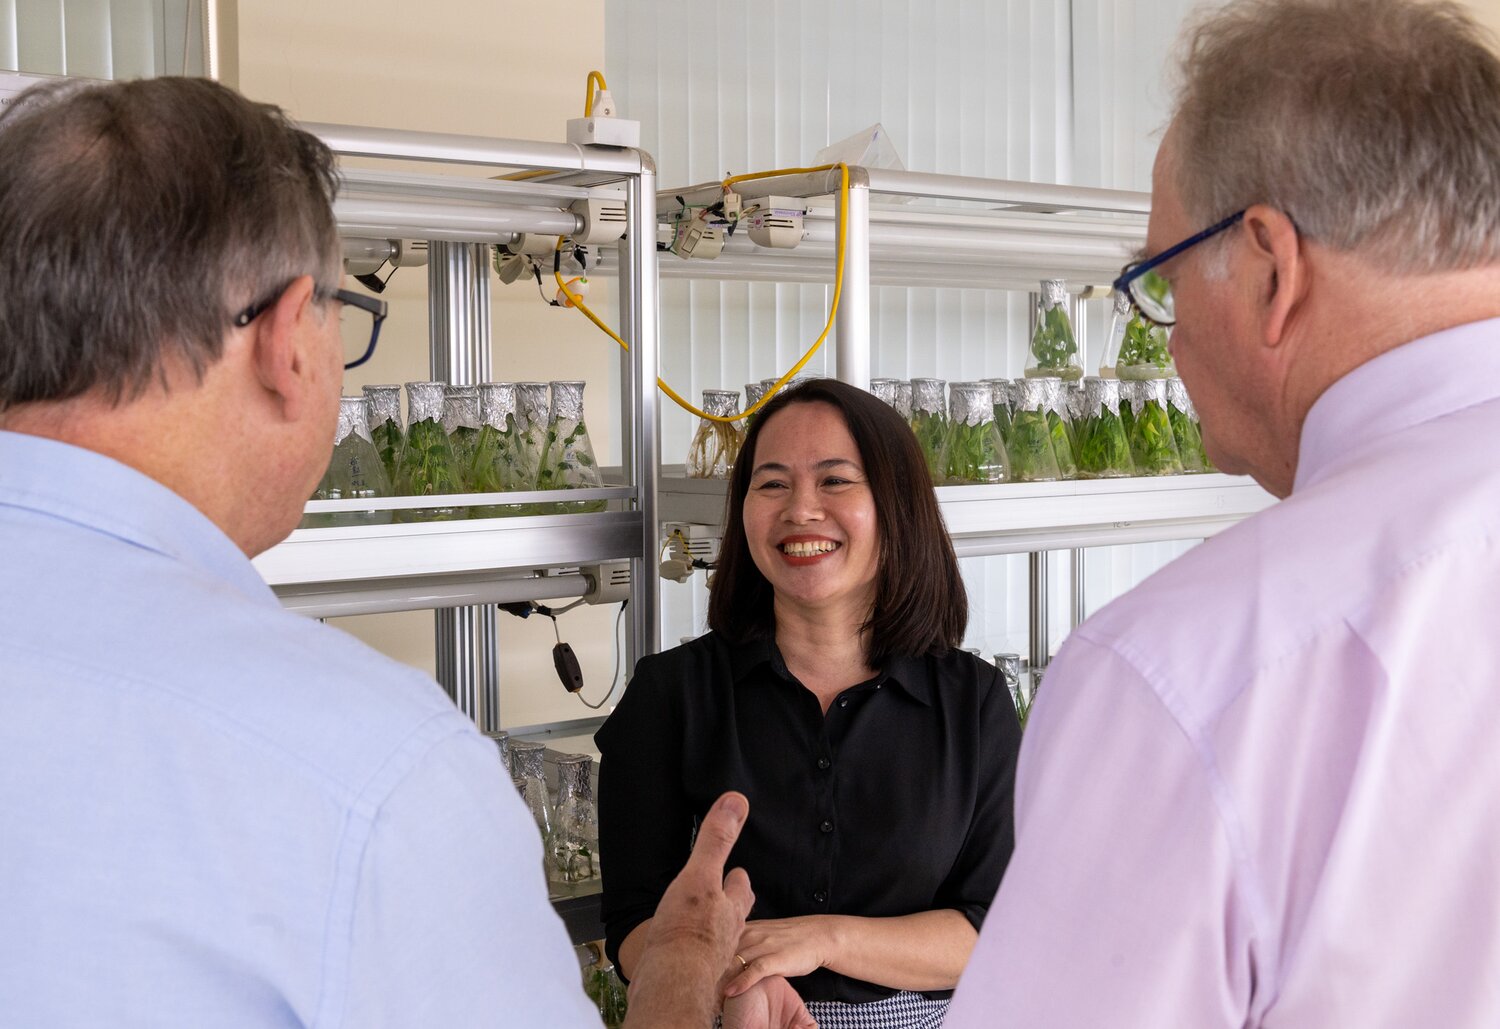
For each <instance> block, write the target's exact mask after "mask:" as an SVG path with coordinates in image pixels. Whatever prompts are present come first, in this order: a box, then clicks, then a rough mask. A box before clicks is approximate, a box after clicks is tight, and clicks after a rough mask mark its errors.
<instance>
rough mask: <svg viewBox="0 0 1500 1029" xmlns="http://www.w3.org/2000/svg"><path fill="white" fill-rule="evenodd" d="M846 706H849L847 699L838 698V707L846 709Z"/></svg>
mask: <svg viewBox="0 0 1500 1029" xmlns="http://www.w3.org/2000/svg"><path fill="white" fill-rule="evenodd" d="M848 706H849V698H848V697H840V698H839V707H848Z"/></svg>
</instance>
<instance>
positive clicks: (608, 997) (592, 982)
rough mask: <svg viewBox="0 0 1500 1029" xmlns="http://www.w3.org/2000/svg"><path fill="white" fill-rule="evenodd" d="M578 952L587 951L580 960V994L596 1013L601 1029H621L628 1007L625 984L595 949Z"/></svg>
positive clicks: (606, 959)
mask: <svg viewBox="0 0 1500 1029" xmlns="http://www.w3.org/2000/svg"><path fill="white" fill-rule="evenodd" d="M579 949H580V950H586V951H588V953H587V954H586V955H583V956H581V957H580V958H579V965H580V966H581V967H582V969H583V992H584V993H585V994H586V995H587V996H588V998H589V1000H591V1001H593V1002H594V1006H595V1007H597V1008H598V1009H599V1017H600V1019H601V1020H602V1021H603V1022H604V1029H620V1027H621V1026H623V1025H624V1024H625V1011H626V1008H627V1006H628V1004H627V997H626V989H625V983H624V981H623V980H621V978H620V977H619V975H618V974H617V973H616V972H615V966H614V965H612V964H611V963H610V962H609V959H608V958H606V957H604V955H603V954H601V953H600V952H599V951H598V950H596V949H595V946H594V945H592V944H590V945H586V946H585V947H581V948H579Z"/></svg>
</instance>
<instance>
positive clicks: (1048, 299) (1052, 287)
mask: <svg viewBox="0 0 1500 1029" xmlns="http://www.w3.org/2000/svg"><path fill="white" fill-rule="evenodd" d="M1041 293H1042V310H1043V311H1050V310H1052V309H1053V308H1054V307H1057V306H1058V305H1059V304H1065V303H1067V301H1068V282H1067V280H1066V279H1043V280H1042V290H1041Z"/></svg>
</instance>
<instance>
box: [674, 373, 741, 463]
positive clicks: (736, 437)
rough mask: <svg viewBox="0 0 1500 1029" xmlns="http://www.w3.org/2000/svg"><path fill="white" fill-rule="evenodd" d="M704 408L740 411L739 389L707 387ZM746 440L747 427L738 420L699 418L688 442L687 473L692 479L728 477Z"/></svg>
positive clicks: (719, 411)
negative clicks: (716, 420)
mask: <svg viewBox="0 0 1500 1029" xmlns="http://www.w3.org/2000/svg"><path fill="white" fill-rule="evenodd" d="M703 410H704V411H706V412H708V413H709V414H712V415H719V416H720V417H723V416H725V415H732V414H739V411H740V391H739V390H737V389H706V390H704V391H703ZM744 441H745V435H744V430H742V429H741V428H740V426H739V424H738V423H737V422H715V421H710V420H709V419H707V418H700V419H698V431H697V432H695V433H693V442H692V443H690V444H689V445H688V459H687V473H688V477H689V478H693V479H727V478H729V473H730V471H731V470H732V469H733V468H734V461H735V458H737V457H739V455H740V444H741V443H743V442H744Z"/></svg>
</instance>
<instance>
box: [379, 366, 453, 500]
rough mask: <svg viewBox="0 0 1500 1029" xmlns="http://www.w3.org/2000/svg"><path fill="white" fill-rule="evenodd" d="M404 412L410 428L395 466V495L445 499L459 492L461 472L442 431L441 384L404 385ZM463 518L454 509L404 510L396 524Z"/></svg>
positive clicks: (419, 383) (413, 383)
mask: <svg viewBox="0 0 1500 1029" xmlns="http://www.w3.org/2000/svg"><path fill="white" fill-rule="evenodd" d="M406 401H407V409H408V410H409V411H410V412H411V425H410V426H409V427H408V428H407V430H406V443H405V445H404V446H403V447H402V448H401V458H400V460H399V462H398V463H397V466H396V492H397V493H398V494H399V495H401V496H407V497H433V496H446V495H449V494H453V493H462V492H463V473H462V471H461V470H460V468H459V466H458V460H457V458H456V457H455V456H454V453H453V445H452V444H451V443H450V442H449V440H448V433H447V432H445V431H444V430H443V422H442V414H443V384H442V383H441V382H408V383H407V384H406ZM462 517H464V511H463V509H461V508H457V507H423V508H405V509H402V510H400V511H397V512H396V521H398V522H424V521H452V520H453V519H456V518H462Z"/></svg>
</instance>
